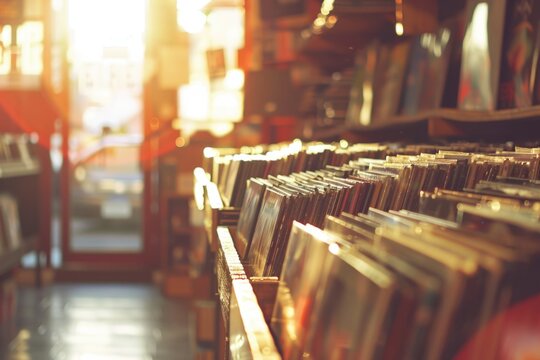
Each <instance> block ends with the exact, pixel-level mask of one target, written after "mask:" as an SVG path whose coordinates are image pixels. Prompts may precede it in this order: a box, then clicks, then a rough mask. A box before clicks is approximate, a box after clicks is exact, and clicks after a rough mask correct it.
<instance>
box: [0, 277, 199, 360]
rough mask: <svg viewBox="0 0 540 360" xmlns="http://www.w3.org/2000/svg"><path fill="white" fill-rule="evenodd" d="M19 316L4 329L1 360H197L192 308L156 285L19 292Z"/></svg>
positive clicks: (57, 287)
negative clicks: (168, 295) (162, 293)
mask: <svg viewBox="0 0 540 360" xmlns="http://www.w3.org/2000/svg"><path fill="white" fill-rule="evenodd" d="M17 304H18V306H17V312H16V316H15V318H14V319H13V320H12V321H11V322H4V323H2V326H1V327H0V359H7V360H12V359H13V360H23V359H24V360H27V359H28V360H30V359H31V360H48V359H54V360H63V359H68V360H72V359H73V360H74V359H76V360H93V359H96V360H97V359H99V360H113V359H114V360H117V359H118V360H128V359H129V360H146V359H163V360H165V359H167V360H169V359H180V360H183V359H186V360H187V359H193V358H194V353H195V335H194V330H193V329H194V323H195V319H194V314H193V312H191V310H190V306H189V304H188V303H183V302H180V301H176V300H169V299H165V298H163V297H162V295H161V294H160V292H159V290H157V289H156V288H154V287H153V286H151V285H123V284H118V285H115V284H111V285H109V284H107V285H52V286H49V287H46V288H44V289H42V290H38V289H34V288H20V289H19V291H18V302H17Z"/></svg>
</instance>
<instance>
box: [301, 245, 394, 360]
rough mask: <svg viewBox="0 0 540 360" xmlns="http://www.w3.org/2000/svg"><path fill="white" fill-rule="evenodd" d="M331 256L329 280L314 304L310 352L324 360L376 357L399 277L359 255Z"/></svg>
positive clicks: (326, 270) (338, 252)
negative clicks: (396, 277)
mask: <svg viewBox="0 0 540 360" xmlns="http://www.w3.org/2000/svg"><path fill="white" fill-rule="evenodd" d="M330 254H331V255H330V256H331V258H330V261H328V266H325V268H323V274H325V277H327V278H326V279H325V280H323V283H324V286H320V287H319V288H318V291H317V295H316V296H315V300H314V301H315V304H314V308H313V313H312V319H314V320H313V322H312V326H311V327H310V329H309V330H308V343H307V348H306V353H307V354H310V355H312V356H313V355H316V356H317V357H320V358H321V359H334V358H349V357H350V358H354V359H371V358H374V357H375V354H376V353H377V350H378V348H379V341H380V340H381V337H380V336H381V334H382V333H384V331H385V325H386V324H387V318H388V317H389V316H390V314H391V313H390V311H389V310H390V305H391V301H392V297H393V295H394V291H395V286H396V284H395V282H396V279H395V277H394V276H393V274H392V273H391V272H389V271H387V270H386V269H384V268H383V267H381V266H380V265H378V264H377V263H376V262H374V261H372V260H371V259H369V258H367V257H365V256H363V255H362V254H360V253H358V252H355V251H343V250H340V249H335V250H333V251H331V253H330ZM358 334H362V336H358Z"/></svg>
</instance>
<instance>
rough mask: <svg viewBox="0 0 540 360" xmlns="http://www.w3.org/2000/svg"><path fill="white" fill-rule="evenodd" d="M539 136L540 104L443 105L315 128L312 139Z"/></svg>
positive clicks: (522, 137)
mask: <svg viewBox="0 0 540 360" xmlns="http://www.w3.org/2000/svg"><path fill="white" fill-rule="evenodd" d="M510 130H511V134H512V136H513V137H514V139H527V138H530V137H537V135H536V134H538V132H539V131H540V106H531V107H527V108H520V109H504V110H495V111H473V110H460V109H451V108H441V109H436V110H430V111H425V112H421V113H418V114H415V115H399V116H394V117H390V118H388V119H386V120H385V121H380V120H375V121H373V124H371V125H368V126H362V125H351V124H345V125H342V126H336V127H332V128H328V129H324V130H319V131H317V130H316V131H314V132H313V135H312V136H310V138H312V139H318V140H324V139H335V138H338V137H351V138H355V136H360V137H362V136H367V137H369V138H370V139H371V140H373V139H374V138H377V134H381V138H383V139H388V138H389V136H390V135H391V134H392V133H395V135H396V136H397V137H399V138H401V139H418V138H419V137H422V136H424V137H425V138H452V137H454V138H455V137H473V138H478V137H480V138H482V139H486V140H492V139H499V138H507V137H508V134H509V133H510V132H509V131H510Z"/></svg>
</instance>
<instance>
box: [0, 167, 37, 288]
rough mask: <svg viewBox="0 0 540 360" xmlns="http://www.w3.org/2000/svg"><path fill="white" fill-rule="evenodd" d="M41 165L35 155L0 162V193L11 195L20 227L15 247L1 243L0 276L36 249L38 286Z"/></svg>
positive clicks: (3, 275)
mask: <svg viewBox="0 0 540 360" xmlns="http://www.w3.org/2000/svg"><path fill="white" fill-rule="evenodd" d="M40 175H41V168H40V164H39V162H38V160H37V159H36V158H34V157H31V158H26V159H24V160H23V159H11V160H4V161H1V162H0V193H3V194H8V195H10V196H12V197H13V198H14V199H15V201H16V203H17V207H18V214H17V215H18V217H19V222H20V228H21V239H20V243H19V244H18V245H17V246H16V247H15V248H12V247H7V246H5V245H4V246H3V248H4V249H3V252H2V253H1V254H0V277H6V276H9V274H10V273H11V272H12V270H14V269H15V268H16V267H18V266H19V264H20V262H21V259H22V258H23V257H24V256H25V255H27V254H29V253H31V252H35V255H36V266H35V282H36V285H38V286H40V285H41V260H40V250H41V245H40V240H39V237H40V234H39V217H40V214H39V206H36V205H37V204H39V199H40V195H39V187H38V184H39V179H40Z"/></svg>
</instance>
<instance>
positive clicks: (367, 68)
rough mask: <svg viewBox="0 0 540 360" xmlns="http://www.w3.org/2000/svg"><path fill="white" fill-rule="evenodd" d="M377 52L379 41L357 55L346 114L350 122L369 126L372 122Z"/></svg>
mask: <svg viewBox="0 0 540 360" xmlns="http://www.w3.org/2000/svg"><path fill="white" fill-rule="evenodd" d="M377 53H378V43H373V44H370V45H369V46H368V47H367V48H366V49H364V50H362V51H361V52H360V53H359V54H358V55H357V59H356V69H355V74H354V76H353V79H352V86H351V91H350V95H349V99H350V100H349V103H348V107H347V115H346V119H347V122H348V123H349V124H353V125H364V126H367V125H369V124H370V122H371V112H372V109H373V81H374V76H375V68H376V65H377Z"/></svg>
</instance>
